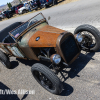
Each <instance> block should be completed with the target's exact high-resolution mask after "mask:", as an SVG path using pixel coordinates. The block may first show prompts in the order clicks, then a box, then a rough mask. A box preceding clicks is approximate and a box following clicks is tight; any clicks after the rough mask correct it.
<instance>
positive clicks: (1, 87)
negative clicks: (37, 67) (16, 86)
mask: <svg viewBox="0 0 100 100" xmlns="http://www.w3.org/2000/svg"><path fill="white" fill-rule="evenodd" d="M8 91H10V92H8ZM11 93H12V94H11ZM27 96H28V91H27V93H25V94H24V95H23V97H22V99H19V97H18V95H17V94H16V93H15V92H14V91H13V90H11V89H10V88H9V87H7V86H6V85H5V84H3V83H2V82H0V100H24V99H25V98H26V97H27Z"/></svg>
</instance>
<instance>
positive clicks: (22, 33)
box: [9, 13, 48, 41]
mask: <svg viewBox="0 0 100 100" xmlns="http://www.w3.org/2000/svg"><path fill="white" fill-rule="evenodd" d="M40 14H41V16H42V17H43V19H42V20H39V21H37V22H36V23H34V24H32V25H31V26H29V27H27V28H26V29H25V30H24V31H22V32H21V33H20V35H19V36H18V37H17V38H16V37H15V36H14V35H13V34H12V32H13V31H14V30H16V29H17V28H19V27H20V26H22V25H23V24H25V23H27V22H29V21H30V20H32V19H33V18H35V17H36V16H38V15H40ZM44 21H45V22H47V20H46V18H45V17H44V15H43V14H42V13H39V14H37V15H35V16H34V17H32V18H31V19H29V20H28V21H26V22H24V23H22V24H21V25H19V26H18V27H16V28H15V29H13V30H12V31H10V32H9V35H10V36H11V37H12V38H13V39H14V40H15V41H16V40H18V39H19V38H20V37H21V36H22V35H24V34H25V33H26V31H29V29H31V28H32V26H34V27H35V24H38V23H41V22H44ZM47 23H48V22H47Z"/></svg>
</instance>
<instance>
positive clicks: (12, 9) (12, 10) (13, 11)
mask: <svg viewBox="0 0 100 100" xmlns="http://www.w3.org/2000/svg"><path fill="white" fill-rule="evenodd" d="M15 7H16V6H13V7H11V12H12V13H13V14H14V13H15Z"/></svg>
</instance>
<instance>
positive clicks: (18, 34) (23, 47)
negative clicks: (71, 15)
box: [0, 13, 100, 94]
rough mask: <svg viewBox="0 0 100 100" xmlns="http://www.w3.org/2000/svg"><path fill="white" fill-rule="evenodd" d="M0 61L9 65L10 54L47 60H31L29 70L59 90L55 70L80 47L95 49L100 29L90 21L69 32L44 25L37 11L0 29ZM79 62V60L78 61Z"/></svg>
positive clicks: (54, 90)
mask: <svg viewBox="0 0 100 100" xmlns="http://www.w3.org/2000/svg"><path fill="white" fill-rule="evenodd" d="M0 34H1V35H0V42H1V43H0V48H1V49H2V50H3V52H2V51H0V61H1V63H2V64H3V65H4V66H5V67H7V68H11V63H10V61H9V58H10V57H11V56H14V57H17V58H21V59H29V60H38V61H45V62H50V65H49V66H47V65H44V64H40V63H36V64H33V66H32V68H31V72H32V75H33V77H34V78H35V79H36V80H37V82H38V83H39V84H40V85H41V86H42V87H43V88H45V89H46V90H47V91H49V92H51V93H53V94H60V93H61V92H62V90H63V84H62V82H61V81H60V79H59V78H58V77H57V75H58V73H59V72H60V71H61V70H62V69H63V68H65V67H68V66H69V65H70V64H71V63H72V62H73V61H75V60H76V59H77V57H78V56H79V54H80V51H81V50H85V51H88V52H91V51H92V52H93V51H94V52H96V51H98V50H99V49H100V32H99V31H98V30H97V29H96V28H95V27H93V26H91V25H87V24H86V25H81V26H79V27H77V28H76V29H75V32H74V35H73V34H72V33H70V32H67V31H64V30H61V29H58V28H55V27H53V26H50V25H48V22H47V20H46V18H45V17H44V16H43V15H42V13H39V14H38V15H36V16H34V17H33V18H31V19H30V20H28V21H26V22H25V23H22V22H16V23H13V24H12V25H10V26H8V27H6V28H5V29H3V30H2V31H0ZM79 63H80V62H79Z"/></svg>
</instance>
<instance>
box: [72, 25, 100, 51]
mask: <svg viewBox="0 0 100 100" xmlns="http://www.w3.org/2000/svg"><path fill="white" fill-rule="evenodd" d="M74 34H80V35H81V36H82V37H83V40H82V42H81V43H80V44H81V47H82V46H83V47H82V48H83V49H84V50H87V49H88V50H89V51H98V50H99V49H100V32H99V30H98V29H96V28H95V27H93V26H91V25H88V24H85V25H80V26H78V27H77V28H76V29H75V31H74Z"/></svg>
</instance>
